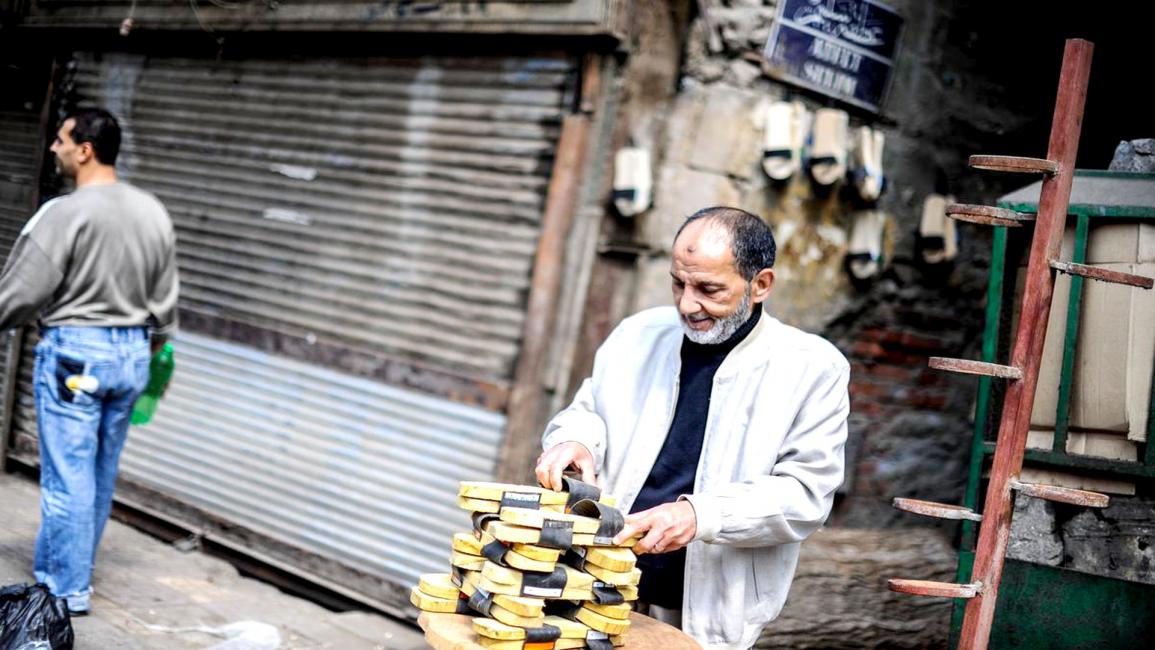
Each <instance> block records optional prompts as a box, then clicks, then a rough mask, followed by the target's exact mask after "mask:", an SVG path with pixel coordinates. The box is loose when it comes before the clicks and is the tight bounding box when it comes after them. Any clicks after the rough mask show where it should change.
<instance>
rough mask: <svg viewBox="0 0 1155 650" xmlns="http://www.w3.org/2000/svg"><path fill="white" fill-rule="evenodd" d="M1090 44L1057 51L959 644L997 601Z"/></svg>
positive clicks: (968, 642) (969, 645) (962, 646)
mask: <svg viewBox="0 0 1155 650" xmlns="http://www.w3.org/2000/svg"><path fill="white" fill-rule="evenodd" d="M1093 49H1094V46H1093V45H1092V44H1091V43H1090V42H1089V41H1084V40H1081V39H1071V40H1068V41H1067V44H1066V47H1065V50H1064V52H1063V67H1062V72H1061V73H1060V75H1059V88H1058V93H1057V97H1056V100H1055V114H1054V118H1053V119H1052V120H1051V138H1050V143H1049V144H1048V147H1047V160H1050V161H1054V162H1055V163H1057V167H1056V173H1055V175H1054V176H1049V177H1046V178H1044V179H1043V187H1042V191H1041V193H1040V195H1039V212H1038V217H1037V219H1036V224H1035V231H1034V234H1033V238H1032V240H1031V254H1030V262H1029V264H1028V266H1027V276H1026V286H1025V288H1024V293H1023V306H1022V310H1021V312H1020V316H1019V325H1018V329H1017V330H1016V333H1015V342H1014V347H1013V348H1012V352H1011V365H1012V366H1014V367H1016V368H1021V369H1022V370H1023V378H1022V380H1021V381H1016V382H1012V383H1010V384H1009V385H1008V386H1007V390H1006V395H1005V397H1004V401H1003V412H1002V419H1001V421H1000V423H999V433H998V438H997V440H996V445H995V457H994V461H993V463H992V466H991V476H990V483H989V487H988V489H987V497H986V502H985V503H984V506H983V525H982V527H981V528H980V530H979V540H978V547H977V549H976V551H975V564H974V568H973V570H972V572H971V577H972V580H974V581H976V582H978V583H980V584H982V585H983V589H982V591H981V592H980V593H978V594H977V595H976V596H975V597H974V598H973V599H971V600H970V601H968V602H967V606H966V613H965V615H964V616H963V625H962V632H961V633H960V636H959V644H958V648H959V650H981V649H985V648H986V647H987V642H988V640H989V638H990V631H991V623H992V622H993V621H994V617H995V603H996V601H997V600H998V590H999V581H1000V580H1001V579H1002V571H1003V564H1004V563H1005V562H1006V551H1007V546H1008V544H1009V543H1010V535H1011V516H1012V514H1013V511H1014V504H1013V497H1012V493H1011V480H1012V479H1014V478H1015V477H1017V476H1018V475H1019V472H1020V471H1021V470H1022V466H1023V454H1024V453H1025V451H1026V444H1027V432H1028V431H1029V430H1030V424H1031V422H1030V420H1031V409H1032V407H1033V406H1034V400H1035V388H1036V387H1037V385H1038V381H1039V366H1040V365H1041V363H1042V358H1043V344H1044V342H1045V341H1046V336H1047V320H1048V316H1049V315H1050V312H1051V295H1052V292H1053V289H1054V286H1053V285H1054V280H1053V274H1052V273H1051V268H1050V262H1051V260H1053V259H1056V258H1057V257H1058V254H1059V248H1060V245H1061V244H1062V240H1063V231H1064V229H1065V227H1066V223H1067V208H1068V207H1069V204H1070V198H1071V185H1072V184H1073V182H1074V179H1075V174H1074V170H1075V155H1076V153H1077V152H1078V149H1079V134H1080V128H1081V126H1082V122H1083V108H1084V105H1085V103H1086V99H1087V84H1088V81H1089V80H1090V76H1091V53H1092V51H1093Z"/></svg>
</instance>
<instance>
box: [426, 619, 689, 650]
mask: <svg viewBox="0 0 1155 650" xmlns="http://www.w3.org/2000/svg"><path fill="white" fill-rule="evenodd" d="M417 624H418V625H420V626H421V629H422V630H425V640H426V641H428V642H429V645H431V646H433V648H434V650H484V648H483V646H481V645H480V644H478V643H477V634H476V633H475V632H474V631H473V617H472V616H466V615H464V614H437V613H433V612H421V615H420V616H418V617H417ZM625 637H626V639H625V640H626V644H625V645H624V646H620V648H621V649H622V650H700V648H701V647H702V646H701V645H699V644H698V642H697V641H695V640H694V639H693V638H691V637H690V636H689V635H687V634H686V633H685V632H682V631H681V630H679V629H678V628H676V627H674V626H672V625H667V624H665V623H662V622H661V621H658V620H655V619H652V618H650V617H649V616H642V615H641V614H639V613H637V612H631V613H630V629H629V631H628V632H627V633H626V635H625Z"/></svg>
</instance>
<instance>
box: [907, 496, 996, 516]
mask: <svg viewBox="0 0 1155 650" xmlns="http://www.w3.org/2000/svg"><path fill="white" fill-rule="evenodd" d="M893 505H894V507H895V508H897V509H899V510H902V511H903V512H912V513H914V514H916V515H926V516H928V517H938V518H939V519H965V520H968V521H982V520H983V516H982V515H980V514H978V513H976V512H975V511H974V510H971V509H970V508H968V507H966V506H955V505H950V504H946V503H935V502H933V501H923V500H922V499H905V498H902V497H895V499H894V501H893Z"/></svg>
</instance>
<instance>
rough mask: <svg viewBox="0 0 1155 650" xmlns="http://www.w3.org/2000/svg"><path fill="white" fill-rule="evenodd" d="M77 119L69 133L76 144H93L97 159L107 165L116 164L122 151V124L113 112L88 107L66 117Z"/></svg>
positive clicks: (67, 118) (66, 119)
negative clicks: (117, 157)
mask: <svg viewBox="0 0 1155 650" xmlns="http://www.w3.org/2000/svg"><path fill="white" fill-rule="evenodd" d="M68 120H76V123H75V124H73V126H72V131H71V132H70V133H69V134H68V135H69V137H71V138H72V141H73V142H75V143H76V144H83V143H85V142H88V143H91V144H92V151H93V153H94V154H96V159H97V160H99V161H100V162H101V163H103V164H105V165H115V164H116V156H117V155H118V154H119V153H120V124H118V123H117V121H116V118H115V117H113V116H112V113H109V112H108V111H106V110H104V109H103V108H87V109H84V110H80V111H77V112H75V113H72V114H70V115H69V116H68V117H66V118H65V119H64V121H65V122H67V121H68Z"/></svg>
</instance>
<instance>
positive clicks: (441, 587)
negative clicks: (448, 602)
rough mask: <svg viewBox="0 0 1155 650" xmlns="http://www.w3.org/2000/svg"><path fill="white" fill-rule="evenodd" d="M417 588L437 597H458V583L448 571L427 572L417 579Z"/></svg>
mask: <svg viewBox="0 0 1155 650" xmlns="http://www.w3.org/2000/svg"><path fill="white" fill-rule="evenodd" d="M417 588H418V589H419V590H420V591H421V592H422V593H425V594H427V595H430V596H434V597H436V598H450V599H454V598H457V593H458V591H459V590H458V589H457V585H455V584H453V578H452V577H451V576H450V575H449V574H448V573H425V574H422V576H421V577H420V578H419V579H418V581H417Z"/></svg>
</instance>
